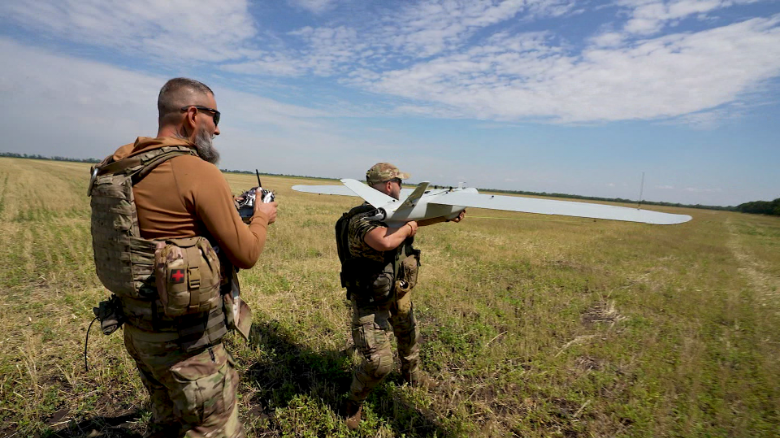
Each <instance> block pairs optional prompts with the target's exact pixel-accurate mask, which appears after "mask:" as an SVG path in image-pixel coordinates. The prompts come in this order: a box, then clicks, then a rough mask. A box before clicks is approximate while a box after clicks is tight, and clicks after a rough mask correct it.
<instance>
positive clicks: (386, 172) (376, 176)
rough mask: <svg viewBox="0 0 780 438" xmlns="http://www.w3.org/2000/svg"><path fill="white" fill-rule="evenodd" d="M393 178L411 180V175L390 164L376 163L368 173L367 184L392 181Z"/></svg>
mask: <svg viewBox="0 0 780 438" xmlns="http://www.w3.org/2000/svg"><path fill="white" fill-rule="evenodd" d="M393 178H398V179H402V180H404V179H409V174H408V173H403V172H401V171H400V170H398V168H397V167H395V166H393V165H392V164H390V163H376V164H374V165H373V166H372V167H371V168H370V169H368V172H366V182H367V183H368V184H376V183H381V182H385V181H390V180H391V179H393Z"/></svg>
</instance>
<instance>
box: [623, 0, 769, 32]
mask: <svg viewBox="0 0 780 438" xmlns="http://www.w3.org/2000/svg"><path fill="white" fill-rule="evenodd" d="M758 1H761V0H670V1H663V0H618V2H617V3H618V5H621V6H624V7H627V8H629V9H631V12H630V15H631V18H630V19H629V20H628V22H627V23H626V24H625V27H624V29H625V31H626V32H628V33H631V34H639V35H651V34H654V33H657V32H659V31H661V30H662V29H663V28H664V27H665V26H667V25H674V24H676V23H677V22H678V21H679V20H682V19H684V18H688V17H690V16H692V15H695V16H697V17H698V18H699V19H703V18H706V17H707V14H708V13H710V12H712V11H715V10H718V9H722V8H727V7H730V6H734V5H739V4H747V3H756V2H758Z"/></svg>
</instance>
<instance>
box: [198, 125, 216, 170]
mask: <svg viewBox="0 0 780 438" xmlns="http://www.w3.org/2000/svg"><path fill="white" fill-rule="evenodd" d="M195 150H197V151H198V155H200V158H202V159H204V160H206V161H208V162H209V163H211V164H214V165H216V164H217V163H219V151H217V150H216V149H215V148H214V143H213V142H212V141H211V136H210V135H208V134H207V133H206V131H205V130H201V131H200V132H199V133H197V134H195Z"/></svg>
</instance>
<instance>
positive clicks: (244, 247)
mask: <svg viewBox="0 0 780 438" xmlns="http://www.w3.org/2000/svg"><path fill="white" fill-rule="evenodd" d="M177 145H178V146H182V145H184V146H190V147H192V148H194V147H195V146H194V145H193V144H192V143H190V142H189V141H187V140H182V139H178V138H173V137H162V138H148V137H139V138H138V139H137V140H136V141H135V143H130V144H127V145H124V146H122V147H120V148H119V149H117V151H116V152H115V153H114V160H120V159H122V158H126V157H129V156H133V155H137V154H139V153H142V152H145V151H148V150H150V149H155V148H159V147H162V146H177ZM133 195H134V196H135V206H136V210H137V211H138V223H139V225H140V228H141V236H142V237H143V238H145V239H165V238H175V237H194V236H205V237H211V238H213V240H212V242H214V243H216V244H217V245H218V246H219V248H220V250H221V251H224V252H225V254H226V255H227V257H228V259H229V260H230V261H231V262H232V263H233V264H234V265H235V266H236V267H238V268H241V269H247V268H251V267H252V266H253V265H254V264H255V263H256V262H257V259H258V258H259V256H260V253H261V252H262V251H263V245H264V244H265V237H266V230H267V228H268V218H267V217H265V215H263V214H256V215H255V216H254V217H252V221H251V223H250V224H249V226H247V225H246V224H245V223H243V222H242V221H241V217H240V216H239V215H238V211H237V210H236V207H235V205H234V204H233V195H232V193H231V192H230V186H228V183H227V181H226V180H225V177H224V176H223V175H222V172H220V170H219V169H218V168H217V167H216V166H215V165H213V164H211V163H209V162H206V161H204V160H202V159H201V158H199V157H196V156H192V155H182V156H178V157H174V158H172V159H170V160H168V161H165V162H164V163H162V164H160V165H159V166H157V167H156V168H155V169H154V170H153V171H152V172H151V173H149V175H147V176H146V177H145V178H143V179H142V180H141V181H139V182H138V183H136V184H135V185H134V186H133Z"/></svg>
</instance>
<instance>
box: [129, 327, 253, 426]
mask: <svg viewBox="0 0 780 438" xmlns="http://www.w3.org/2000/svg"><path fill="white" fill-rule="evenodd" d="M124 332H125V347H126V348H127V351H128V353H130V356H132V358H133V359H134V360H135V363H136V366H137V367H138V371H139V373H140V374H141V380H142V381H143V384H144V386H145V387H146V389H147V390H148V391H149V397H150V399H151V405H152V425H151V427H150V429H151V436H161V437H162V436H166V437H168V436H179V437H191V438H195V437H209V438H212V437H213V438H221V437H230V438H232V437H243V436H244V431H243V427H242V426H241V423H240V422H239V420H238V409H237V406H236V389H237V388H238V373H236V370H235V366H234V363H233V358H232V356H230V353H228V352H227V350H225V347H224V346H223V345H222V344H221V343H220V344H217V345H213V346H211V347H207V348H205V349H202V350H196V351H193V352H189V353H187V352H185V351H184V350H182V349H181V348H180V347H179V345H178V343H177V342H176V338H177V337H178V334H177V333H171V332H147V331H143V330H140V329H138V328H136V327H133V326H132V325H130V324H125V325H124Z"/></svg>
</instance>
